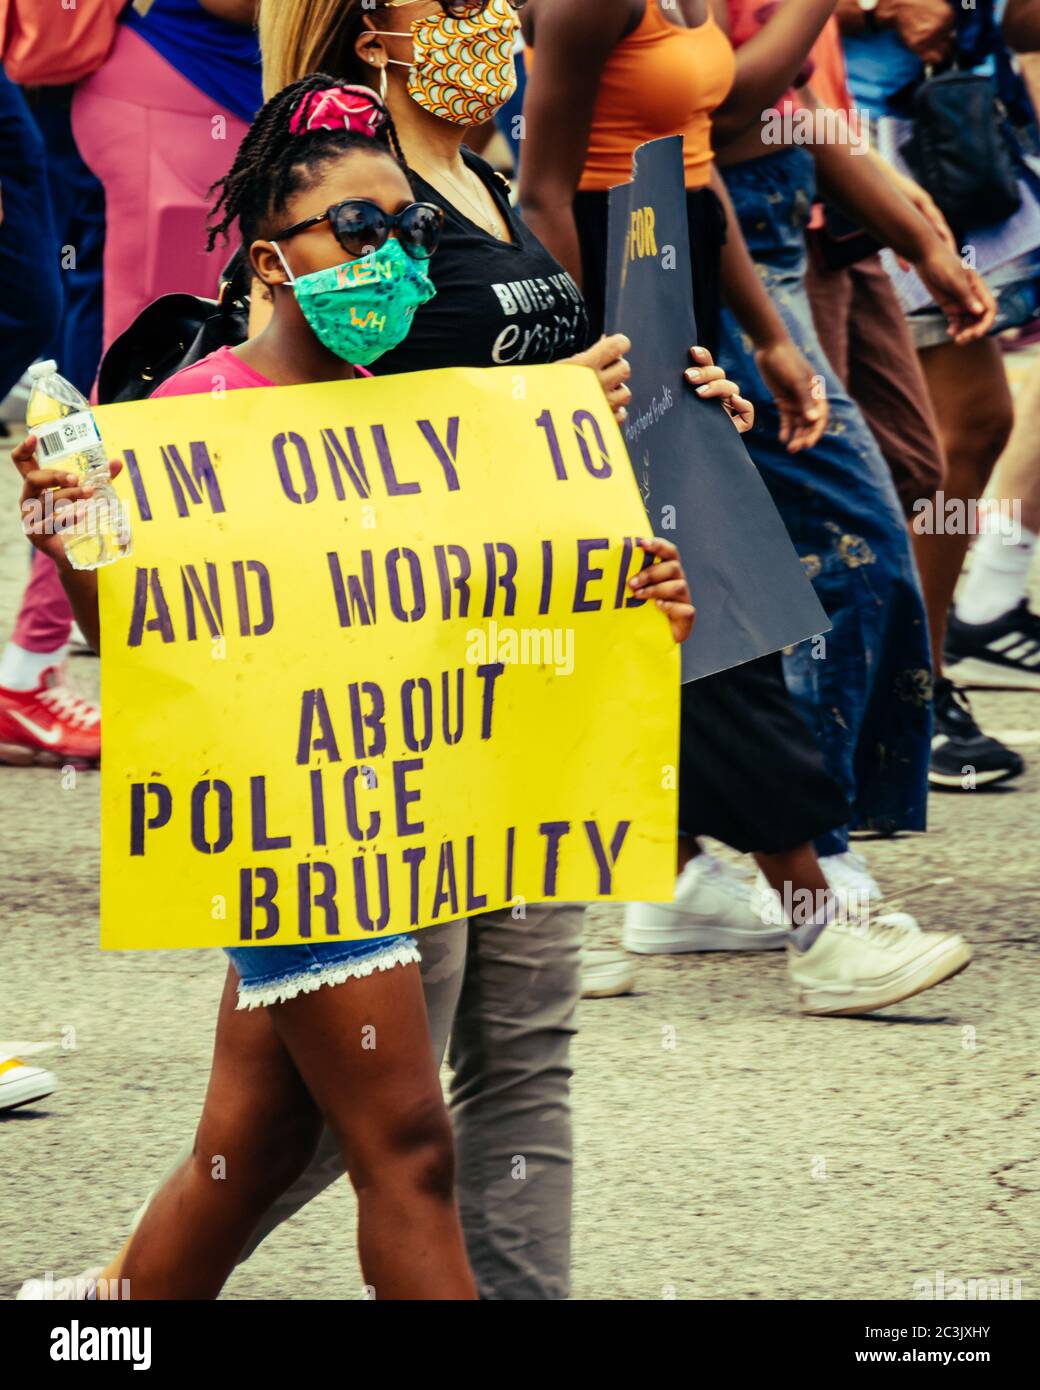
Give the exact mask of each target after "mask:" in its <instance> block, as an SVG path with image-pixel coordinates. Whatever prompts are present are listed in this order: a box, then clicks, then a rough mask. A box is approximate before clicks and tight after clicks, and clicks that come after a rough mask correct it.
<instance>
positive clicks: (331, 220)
mask: <svg viewBox="0 0 1040 1390" xmlns="http://www.w3.org/2000/svg"><path fill="white" fill-rule="evenodd" d="M346 207H365V208H374V209H375V211H376V212H377V213H378V214H379V216H380V217H381V218H383V220H384V222H385V223H386V232H385V235H384V236H383V239H382V240H381V241H379V240H377V239H376V238H377V237H378V235H379V234H378V233H376V234H375V236H373V237H372V239H371V240H366V241H364V242H363V243H362V246H363V249H362V250H360V251H358V250H356V249H355V248H354V246H348V245H347V244H346V242H345V241H344V239H343V235H344V234H343V233H341V232H340V230H339V228H338V227H337V224H336V214H337V213H338V212H339V211H340V209H341V208H346ZM415 208H425V209H426V210H427V211H429V212H432V213H435V214H436V219H435V224H434V225H435V226H436V228H437V241H435V242H434V244H433V247H432V248H431V249H430V250H429V251H423V250H422V249H421V248H416V247H415V246H414V245H412V244H409V242H408V241H407V240H406V239H405V238H404V237H403V236H401V232H402V231H406V230H407V228H406V227H405V218H407V216H408V214H409V213H410V212H412V211H414V209H415ZM322 222H328V224H329V226H330V227H331V228H332V234H333V236H334V237H335V238H336V240H337V241H338V242H339V244H340V246H342V247H343V250H344V251H346V252H347V253H348V254H349V255H351V256H363V255H366V254H367V253H368V252H369V251H378V250H379V248H380V247H381V246H385V245H386V243H387V242H388V241H389V240H390V238H391V236H395V235H396V237H397V239H398V241H399V242H400V243H401V249H402V251H404V252H406V253H407V255H409V256H411V258H412V260H413V261H428V260H429V259H430V257H431V256H432V255H433V253H434V251H436V250H437V242H438V241H439V240H440V235H441V229H442V228H443V226H444V209H443V208H439V207H438V206H437V204H436V203H409V204H408V206H407V207H406V208H402V209H401V211H400V212H385V211H384V210H383V209H382V208H381V207H380V206H379V204H378V203H376V202H373V201H372V199H371V198H344V199H343V200H342V201H341V202H338V203H333V204H332V206H331V207H330V208H326V209H325V211H324V212H320V213H318V215H317V216H316V217H307V218H305V219H304V220H303V221H302V222H297V223H295V224H294V225H293V226H291V227H286V229H285V231H284V232H278V233H277V235H275V236H272V237H271V240H272V241H288V240H289V238H290V237H294V236H298V235H299V234H300V232H306V231H309V230H310V229H311V227H318V226H320V225H321V223H322Z"/></svg>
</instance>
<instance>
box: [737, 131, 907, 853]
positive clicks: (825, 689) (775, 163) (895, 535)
mask: <svg viewBox="0 0 1040 1390" xmlns="http://www.w3.org/2000/svg"><path fill="white" fill-rule="evenodd" d="M722 174H723V177H724V178H725V181H726V186H727V188H728V189H729V193H730V197H731V198H732V200H733V205H734V208H735V209H736V213H737V217H738V218H739V220H740V225H741V228H742V230H743V232H744V236H745V238H746V240H747V243H748V249H749V250H750V252H751V255H752V257H753V258H754V261H755V265H756V267H757V269H758V273H759V275H760V276H761V278H762V282H763V284H764V286H765V288H766V290H767V291H768V293H769V296H770V298H771V299H772V301H773V303H774V305H775V306H776V308H777V310H778V311H779V313H780V314H781V316H782V317H783V320H784V322H785V324H786V325H787V328H788V331H789V332H790V334H791V336H792V337H793V339H794V341H795V343H796V344H797V345H798V347H799V348H800V349H801V351H802V352H803V353H804V354H805V356H806V357H807V358H808V359H809V362H810V363H811V364H812V367H813V370H814V371H815V372H817V373H819V375H820V377H821V378H822V379H823V381H824V383H825V385H826V391H827V398H828V402H829V405H830V419H829V422H828V425H827V429H826V432H825V433H824V435H823V437H822V439H821V440H820V442H819V444H817V445H816V447H815V448H814V449H811V450H803V451H802V452H801V453H798V454H789V453H788V452H787V451H786V449H785V448H784V446H783V445H782V444H781V443H780V435H779V415H778V412H777V409H776V406H775V405H774V404H773V401H772V398H771V396H770V394H769V391H768V389H767V387H766V385H765V382H764V381H763V380H762V377H761V376H760V374H759V372H758V369H757V367H756V366H755V359H754V351H753V347H752V344H751V342H750V340H749V339H748V338H747V337H746V336H745V335H744V334H742V333H741V331H740V329H739V327H738V325H737V323H736V321H735V320H734V318H733V316H732V314H730V313H729V312H726V313H725V314H724V316H723V342H722V354H721V360H722V364H723V366H725V368H726V373H727V375H728V376H730V377H732V378H733V379H734V380H735V381H739V382H740V385H741V391H742V393H743V394H744V395H745V396H748V397H750V399H751V400H753V401H754V403H755V409H756V413H757V418H756V422H755V428H754V429H753V430H752V431H751V432H750V433H749V434H747V435H745V436H744V442H745V444H746V445H747V447H748V451H749V452H750V454H751V457H752V459H753V460H754V462H755V464H756V466H757V467H758V469H759V471H760V472H761V474H762V477H763V479H764V481H765V483H766V485H767V486H768V488H769V490H770V492H771V494H772V496H773V501H774V502H775V503H776V505H777V507H778V508H779V511H780V514H781V516H782V517H783V519H784V522H785V524H786V526H787V529H788V531H789V532H790V535H791V539H792V541H793V542H794V545H795V548H796V549H797V551H798V554H799V555H800V556H801V559H802V564H803V565H804V566H805V570H806V573H807V574H808V576H809V578H810V579H811V580H812V582H813V587H814V588H815V590H816V593H817V595H818V596H819V599H820V602H821V603H822V604H823V606H824V608H825V609H826V611H827V616H828V617H829V618H830V621H831V623H832V625H833V626H832V630H831V631H830V632H828V633H827V634H826V637H825V638H824V639H823V641H822V643H821V642H820V641H813V642H803V643H802V644H801V645H800V646H798V647H796V648H794V649H793V651H791V652H789V653H786V654H785V658H784V674H785V677H786V680H787V685H788V689H789V690H790V692H791V694H792V695H793V696H794V698H795V701H796V703H797V705H798V708H799V710H800V711H801V713H802V715H803V717H804V718H805V719H806V720H807V722H808V724H809V727H810V728H811V729H812V731H813V733H814V735H815V737H816V739H817V741H818V743H819V746H820V748H821V750H822V752H823V756H824V760H825V762H826V765H827V769H828V771H829V772H830V773H831V775H832V776H833V777H834V778H835V779H836V780H837V781H838V782H839V783H840V784H841V786H842V788H843V789H844V790H845V793H846V795H847V796H848V798H849V802H850V803H851V805H852V807H853V819H852V821H851V823H850V826H849V827H846V828H843V829H842V830H838V831H833V832H830V833H828V834H826V835H824V836H822V837H821V839H819V840H818V841H817V842H816V848H817V851H818V852H819V853H820V854H835V853H839V852H840V851H842V850H843V849H845V848H846V847H847V844H848V829H850V828H851V829H855V828H864V829H873V830H878V831H881V832H883V833H891V832H893V831H896V830H923V829H924V828H925V812H926V803H927V795H928V760H929V754H930V750H931V698H932V697H931V660H930V655H929V646H928V624H927V619H926V616H925V610H924V602H923V599H922V596H921V586H920V581H919V580H918V577H917V570H916V567H915V565H914V560H913V555H912V552H911V548H910V537H909V532H908V530H907V526H906V522H905V521H904V519H903V513H902V509H901V508H900V505H899V499H898V497H897V495H896V491H895V487H894V485H893V483H892V478H891V475H890V473H889V470H888V467H887V465H886V464H885V461H884V459H883V458H882V456H881V452H880V450H879V449H878V447H877V444H876V443H875V440H874V437H873V435H872V434H871V433H870V430H869V429H868V427H867V424H866V422H865V421H864V419H863V416H862V415H861V414H860V412H859V408H858V407H857V406H856V405H855V404H854V402H853V401H852V400H851V399H850V398H849V396H848V394H847V392H846V391H845V389H844V388H843V386H842V385H841V382H840V381H839V380H838V378H837V377H836V376H835V374H834V372H833V370H832V369H831V366H830V364H829V362H828V361H827V358H826V356H825V355H824V352H823V349H822V348H821V347H820V344H819V340H818V339H817V337H816V331H815V329H814V328H813V320H812V311H811V308H810V305H809V300H808V296H807V295H806V291H805V267H806V249H805V228H806V225H807V223H808V219H809V213H810V209H811V207H812V203H813V199H814V197H815V170H814V166H813V161H812V157H811V156H810V155H809V154H807V153H806V152H805V151H804V150H802V149H792V150H788V151H785V152H784V153H782V154H777V155H769V156H765V157H763V158H761V159H754V160H749V161H747V162H746V163H743V164H737V165H732V166H730V167H729V168H726V169H723V170H722Z"/></svg>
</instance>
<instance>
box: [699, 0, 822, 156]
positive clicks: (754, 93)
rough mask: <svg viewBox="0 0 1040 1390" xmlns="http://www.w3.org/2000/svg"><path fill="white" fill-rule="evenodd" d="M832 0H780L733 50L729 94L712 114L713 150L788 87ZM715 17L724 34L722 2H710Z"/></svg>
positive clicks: (756, 117)
mask: <svg viewBox="0 0 1040 1390" xmlns="http://www.w3.org/2000/svg"><path fill="white" fill-rule="evenodd" d="M836 3H837V0H782V2H781V3H780V4H778V5H777V7H776V10H775V12H774V13H773V14H772V15H771V16H770V18H769V19H768V20H767V21H766V23H765V24H763V26H762V28H761V29H760V30H759V31H758V33H757V34H756V35H755V36H754V38H751V39H749V40H748V41H747V43H745V44H741V46H740V48H738V49H737V53H736V59H737V72H736V77H735V78H734V81H733V86H732V88H731V90H730V93H729V96H728V97H727V98H726V100H725V101H724V102H723V103H722V105H721V106H720V107H719V108H718V110H717V111H716V112H715V113H714V115H713V116H712V121H711V123H712V135H713V138H714V141H715V145H716V148H721V147H722V146H723V145H725V144H726V143H727V141H729V140H732V139H734V138H735V137H736V136H738V135H739V134H740V133H741V131H743V130H746V129H747V128H748V126H750V125H753V124H754V123H755V122H757V121H760V120H761V119H762V112H763V111H765V110H767V109H768V108H769V107H771V106H773V105H774V104H775V103H776V102H777V101H779V99H780V97H781V96H782V95H783V94H784V92H786V91H787V89H788V88H789V87H790V86H791V83H792V82H793V81H794V79H795V78H796V77H797V76H798V73H799V72H800V71H801V69H802V67H803V66H804V64H805V60H806V58H807V57H808V56H809V50H810V49H811V48H812V46H813V44H814V43H815V42H816V40H817V39H818V38H819V35H820V30H821V29H822V28H823V26H824V25H825V24H826V23H827V21H828V19H830V17H831V15H832V14H833V13H834V6H835V4H836ZM712 5H713V9H714V13H715V19H716V21H717V23H718V24H719V26H720V27H721V28H722V29H724V30H725V31H726V32H727V33H729V17H728V14H727V10H726V0H712Z"/></svg>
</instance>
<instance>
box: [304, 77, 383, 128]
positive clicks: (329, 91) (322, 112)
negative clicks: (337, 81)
mask: <svg viewBox="0 0 1040 1390" xmlns="http://www.w3.org/2000/svg"><path fill="white" fill-rule="evenodd" d="M385 125H386V110H385V108H384V106H383V104H382V102H381V101H380V100H379V98H378V97H377V96H376V94H375V93H374V92H372V91H369V89H368V88H367V87H326V88H325V90H324V91H321V92H308V93H307V95H306V96H305V97H304V98H303V100H302V101H301V102H300V104H299V106H297V108H296V110H295V111H294V112H293V113H292V116H291V117H290V119H289V129H290V130H291V131H292V133H293V135H306V134H307V133H308V132H309V131H312V130H349V131H350V132H351V133H352V134H354V135H368V136H374V135H375V134H376V132H377V131H378V130H381V129H382V127H383V126H385Z"/></svg>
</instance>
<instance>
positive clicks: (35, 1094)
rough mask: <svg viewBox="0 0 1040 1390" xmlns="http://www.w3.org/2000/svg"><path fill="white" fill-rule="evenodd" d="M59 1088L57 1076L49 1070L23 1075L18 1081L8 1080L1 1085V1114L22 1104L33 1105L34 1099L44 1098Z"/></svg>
mask: <svg viewBox="0 0 1040 1390" xmlns="http://www.w3.org/2000/svg"><path fill="white" fill-rule="evenodd" d="M57 1089H58V1082H57V1078H56V1077H54V1076H52V1075H51V1073H50V1072H49V1071H42V1072H40V1073H39V1075H38V1076H23V1077H22V1078H21V1079H20V1080H18V1081H8V1082H7V1083H6V1085H3V1086H0V1115H2V1114H4V1112H5V1111H8V1110H16V1109H17V1108H18V1106H20V1105H32V1103H33V1101H34V1100H44V1099H46V1097H47V1096H50V1095H53V1094H54V1092H55V1091H56V1090H57Z"/></svg>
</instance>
